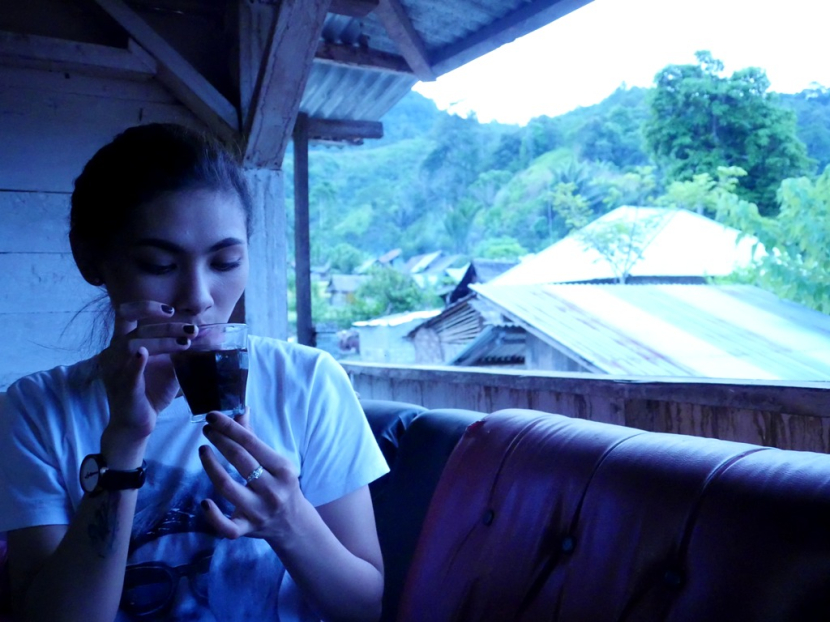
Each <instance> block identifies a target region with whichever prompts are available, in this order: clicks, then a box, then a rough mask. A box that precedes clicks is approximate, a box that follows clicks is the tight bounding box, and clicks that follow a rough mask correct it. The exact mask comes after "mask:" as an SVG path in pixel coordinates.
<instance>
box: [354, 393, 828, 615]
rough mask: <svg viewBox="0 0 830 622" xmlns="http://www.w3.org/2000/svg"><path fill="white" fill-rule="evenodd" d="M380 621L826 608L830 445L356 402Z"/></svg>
mask: <svg viewBox="0 0 830 622" xmlns="http://www.w3.org/2000/svg"><path fill="white" fill-rule="evenodd" d="M363 407H364V410H365V412H366V415H367V417H368V419H369V422H370V424H371V426H372V429H373V431H374V432H375V435H376V437H377V438H378V442H379V444H380V446H381V449H382V450H383V452H384V455H385V456H386V458H387V460H388V461H389V464H390V467H391V472H390V473H389V475H387V476H386V477H384V478H383V479H381V480H378V482H375V483H374V484H373V485H372V495H373V499H374V502H375V514H376V519H377V524H378V533H379V536H380V541H381V547H382V549H383V553H384V560H385V564H386V592H385V595H384V610H383V620H387V621H389V620H397V621H403V622H414V621H427V620H429V621H432V620H434V621H440V622H449V621H462V620H463V621H479V620H480V621H485V620H487V621H491V620H495V621H501V620H522V621H531V620H533V621H535V620H557V621H573V622H592V621H598V622H604V621H609V622H610V621H627V622H629V621H644V622H645V621H655V620H661V621H662V620H666V621H669V620H671V621H678V622H679V621H688V622H702V621H705V622H712V621H715V622H718V621H730V622H732V621H737V622H743V621H748V622H754V621H770V622H773V621H775V622H782V621H793V622H795V621H798V622H804V621H811V620H815V621H827V620H830V456H827V455H823V454H815V453H809V452H795V451H783V450H778V449H771V448H765V447H759V446H754V445H747V444H741V443H733V442H727V441H719V440H714V439H705V438H698V437H692V436H681V435H674V434H659V433H652V432H644V431H641V430H636V429H632V428H625V427H621V426H615V425H610V424H603V423H596V422H590V421H585V420H580V419H571V418H567V417H563V416H560V415H554V414H549V413H542V412H538V411H528V410H504V411H499V412H496V413H492V414H487V415H485V414H484V413H476V412H470V411H458V410H432V411H426V410H424V409H422V408H419V407H418V406H416V405H412V404H402V403H396V402H388V401H371V400H364V401H363Z"/></svg>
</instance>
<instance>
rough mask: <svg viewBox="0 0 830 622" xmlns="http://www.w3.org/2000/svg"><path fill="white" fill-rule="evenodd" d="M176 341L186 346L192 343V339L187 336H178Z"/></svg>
mask: <svg viewBox="0 0 830 622" xmlns="http://www.w3.org/2000/svg"><path fill="white" fill-rule="evenodd" d="M176 343H177V344H179V345H180V346H186V345H187V344H189V343H190V339H188V338H187V337H176Z"/></svg>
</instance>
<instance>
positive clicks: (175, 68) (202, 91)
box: [95, 0, 239, 143]
mask: <svg viewBox="0 0 830 622" xmlns="http://www.w3.org/2000/svg"><path fill="white" fill-rule="evenodd" d="M95 2H96V3H97V4H98V6H100V7H101V8H102V9H104V11H106V12H107V13H108V14H109V15H110V17H112V18H113V19H114V20H115V21H116V22H118V24H119V25H120V26H121V27H122V28H124V30H126V31H127V33H129V35H130V36H131V37H132V38H133V39H135V41H136V42H137V43H138V44H139V45H140V46H141V47H142V48H144V49H145V50H146V51H147V52H148V53H149V54H150V55H151V56H152V57H153V58H154V59H155V61H156V63H157V71H156V75H157V78H158V80H159V81H160V82H162V83H163V84H164V85H165V86H166V87H167V88H169V89H170V90H171V91H172V92H173V94H175V95H176V97H178V98H179V99H180V100H181V101H182V102H183V103H184V104H185V105H186V106H187V107H188V108H190V110H192V111H193V113H194V114H195V115H196V116H197V117H199V119H201V120H202V121H203V122H204V123H205V124H206V125H207V126H208V127H209V128H210V129H211V130H212V131H213V132H214V133H215V134H216V135H217V136H219V137H220V138H221V139H223V140H224V141H226V142H228V143H232V142H234V141H235V140H236V139H237V132H238V130H239V114H238V111H237V109H236V107H235V106H234V105H233V104H231V103H230V102H229V101H228V100H227V99H226V98H225V97H224V95H222V94H221V93H220V92H219V91H218V90H217V89H216V87H214V86H213V85H212V84H211V83H210V82H209V81H208V80H207V79H206V78H205V77H204V76H203V75H202V74H201V73H199V72H198V71H197V70H196V68H195V67H193V65H191V64H190V63H189V62H187V60H185V58H184V57H183V56H182V55H181V54H179V53H178V52H177V51H176V50H175V48H173V46H171V45H170V44H169V43H168V42H167V41H165V40H164V38H163V37H161V36H160V35H159V34H158V33H157V32H156V31H155V30H153V28H152V27H150V25H149V24H147V22H145V21H144V20H143V19H142V18H141V17H140V16H139V15H138V14H137V13H136V12H135V11H133V10H132V9H131V8H130V7H129V6H127V5H126V4H125V3H124V2H122V1H121V0H95Z"/></svg>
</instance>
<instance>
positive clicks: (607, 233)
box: [572, 214, 664, 285]
mask: <svg viewBox="0 0 830 622" xmlns="http://www.w3.org/2000/svg"><path fill="white" fill-rule="evenodd" d="M663 218H664V216H663V215H661V214H653V215H649V216H640V215H638V217H637V218H635V219H633V220H624V219H622V218H617V219H614V220H599V221H594V222H592V223H591V224H590V225H588V226H587V227H583V228H582V229H578V230H576V231H574V232H573V233H572V235H573V236H574V237H575V238H576V239H577V240H579V241H580V242H582V243H583V244H584V245H585V246H586V247H588V248H592V249H594V250H595V251H597V252H598V253H599V254H600V255H601V256H602V258H603V259H604V260H605V261H606V262H608V265H609V266H611V270H612V271H613V272H614V277H615V278H616V280H617V283H619V284H620V285H625V283H626V281H627V280H628V277H629V275H630V274H631V270H632V268H634V266H635V264H636V263H637V262H638V261H639V260H640V258H642V256H643V253H644V252H645V250H646V248H648V246H649V244H651V243H652V241H653V240H654V237H655V235H656V234H657V231H658V230H659V228H660V226H661V225H662V224H663Z"/></svg>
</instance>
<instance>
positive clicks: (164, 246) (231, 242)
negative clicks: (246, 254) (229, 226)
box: [135, 238, 245, 253]
mask: <svg viewBox="0 0 830 622" xmlns="http://www.w3.org/2000/svg"><path fill="white" fill-rule="evenodd" d="M244 243H245V242H243V241H242V240H240V239H239V238H225V239H224V240H220V241H219V242H217V243H216V244H213V245H212V246H211V247H210V248H209V249H208V252H209V253H213V252H216V251H218V250H222V249H223V248H227V247H229V246H237V245H240V244H244ZM135 245H136V246H150V247H152V248H158V249H161V250H163V251H169V252H171V253H182V252H184V250H185V249H184V248H182V247H181V246H179V245H178V244H175V243H173V242H170V241H169V240H162V239H160V238H141V239H140V240H136V242H135Z"/></svg>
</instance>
